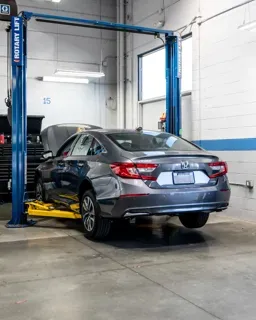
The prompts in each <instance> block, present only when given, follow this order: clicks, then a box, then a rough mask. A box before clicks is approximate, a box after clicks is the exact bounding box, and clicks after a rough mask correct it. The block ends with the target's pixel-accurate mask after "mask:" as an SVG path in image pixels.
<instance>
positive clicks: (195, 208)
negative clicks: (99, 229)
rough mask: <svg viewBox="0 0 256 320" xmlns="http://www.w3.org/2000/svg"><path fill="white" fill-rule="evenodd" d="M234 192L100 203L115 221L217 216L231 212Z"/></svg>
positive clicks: (173, 194)
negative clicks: (198, 214)
mask: <svg viewBox="0 0 256 320" xmlns="http://www.w3.org/2000/svg"><path fill="white" fill-rule="evenodd" d="M207 189H208V190H207ZM229 199H230V190H225V191H220V190H217V188H216V187H211V188H206V189H204V191H201V190H200V189H197V190H195V191H191V190H190V192H187V191H179V192H177V191H176V192H173V191H171V192H170V191H169V192H164V193H157V194H149V195H144V196H134V197H124V198H119V199H111V200H99V203H100V206H101V210H102V214H103V216H106V217H112V218H129V217H136V216H146V215H179V214H182V213H186V212H214V211H222V210H225V209H227V207H228V205H229Z"/></svg>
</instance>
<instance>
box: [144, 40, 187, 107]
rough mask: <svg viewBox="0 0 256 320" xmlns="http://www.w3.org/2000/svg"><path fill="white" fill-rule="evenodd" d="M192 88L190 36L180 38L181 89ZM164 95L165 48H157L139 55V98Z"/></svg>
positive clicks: (183, 90) (145, 98)
mask: <svg viewBox="0 0 256 320" xmlns="http://www.w3.org/2000/svg"><path fill="white" fill-rule="evenodd" d="M191 90H192V36H191V34H189V35H187V36H185V37H183V38H182V80H181V91H182V92H185V91H191ZM165 95H166V81H165V49H164V47H160V48H157V49H155V50H153V51H150V52H148V53H145V54H142V55H140V56H139V100H140V101H143V100H148V99H153V98H158V97H161V96H165Z"/></svg>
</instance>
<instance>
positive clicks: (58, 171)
mask: <svg viewBox="0 0 256 320" xmlns="http://www.w3.org/2000/svg"><path fill="white" fill-rule="evenodd" d="M76 138H77V136H75V135H74V136H72V137H70V138H69V139H68V140H67V141H66V142H65V143H64V144H63V145H62V146H61V147H60V149H59V150H58V152H57V154H56V157H55V158H53V159H51V160H49V161H47V162H46V163H45V165H44V168H43V170H42V178H43V182H44V185H45V190H46V192H47V196H48V198H49V200H52V201H57V200H58V195H59V194H60V193H61V192H62V183H61V177H62V172H63V169H64V168H65V162H64V161H63V159H64V158H65V157H67V155H68V153H69V151H70V149H71V146H72V144H73V143H74V141H75V139H76Z"/></svg>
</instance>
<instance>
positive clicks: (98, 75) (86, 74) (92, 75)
mask: <svg viewBox="0 0 256 320" xmlns="http://www.w3.org/2000/svg"><path fill="white" fill-rule="evenodd" d="M55 74H56V75H58V76H67V77H88V78H102V77H105V73H103V72H91V71H77V70H56V71H55Z"/></svg>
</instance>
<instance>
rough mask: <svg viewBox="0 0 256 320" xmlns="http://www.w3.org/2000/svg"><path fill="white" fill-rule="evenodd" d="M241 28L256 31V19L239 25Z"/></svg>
mask: <svg viewBox="0 0 256 320" xmlns="http://www.w3.org/2000/svg"><path fill="white" fill-rule="evenodd" d="M238 29H239V30H248V31H256V20H254V21H251V22H248V23H244V24H242V25H241V26H239V27H238Z"/></svg>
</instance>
